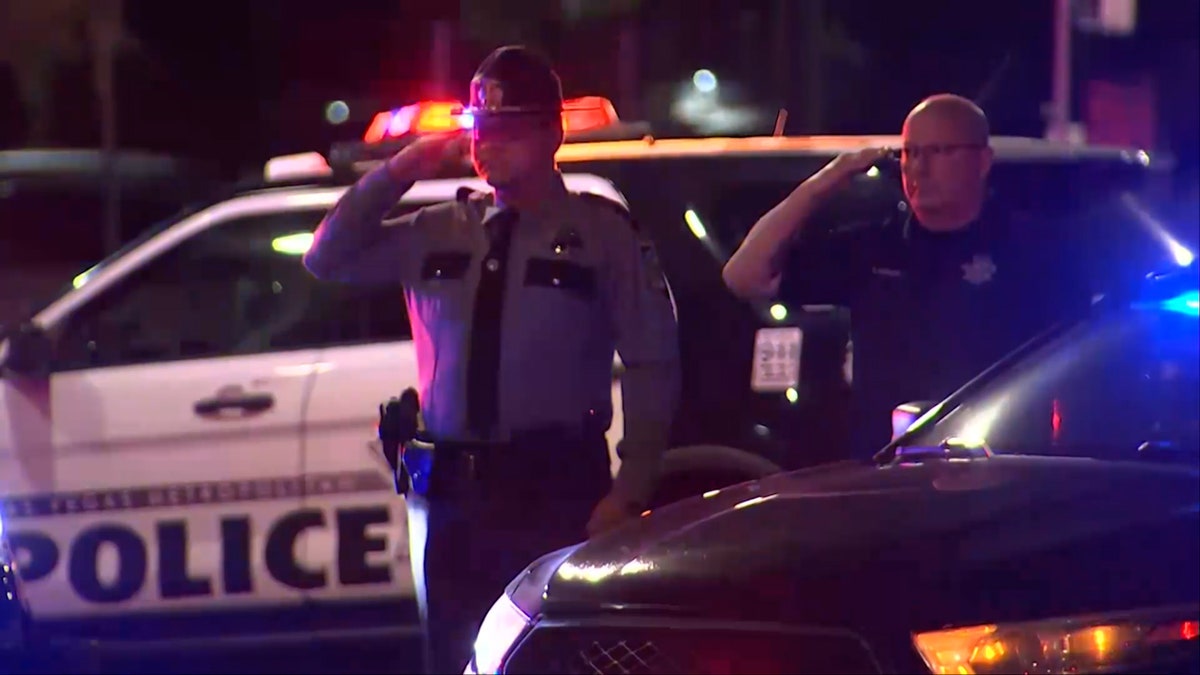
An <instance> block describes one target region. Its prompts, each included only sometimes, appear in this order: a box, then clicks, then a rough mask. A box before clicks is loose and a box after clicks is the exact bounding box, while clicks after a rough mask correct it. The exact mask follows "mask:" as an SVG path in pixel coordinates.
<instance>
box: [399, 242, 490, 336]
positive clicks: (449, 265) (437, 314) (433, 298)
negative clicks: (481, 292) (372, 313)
mask: <svg viewBox="0 0 1200 675" xmlns="http://www.w3.org/2000/svg"><path fill="white" fill-rule="evenodd" d="M473 261H474V256H472V255H471V254H470V253H468V252H466V251H431V252H429V253H428V254H426V255H425V257H424V258H423V259H422V261H421V267H420V270H419V275H418V277H417V282H416V284H414V286H413V288H412V289H411V290H412V291H413V292H412V293H411V294H410V297H411V299H412V302H411V305H410V311H412V312H414V313H415V314H416V315H417V316H418V317H419V318H420V319H421V321H422V322H424V323H425V324H426V325H430V326H437V325H442V324H438V323H436V322H438V321H439V320H440V319H444V318H446V317H451V318H452V321H453V322H454V323H461V322H463V320H464V318H465V317H466V314H467V311H468V309H469V307H470V305H471V296H472V295H473V293H474V290H475V289H474V286H473V285H471V283H470V282H471V280H472V278H473V275H472V274H471V264H472V262H473ZM431 322H433V323H431Z"/></svg>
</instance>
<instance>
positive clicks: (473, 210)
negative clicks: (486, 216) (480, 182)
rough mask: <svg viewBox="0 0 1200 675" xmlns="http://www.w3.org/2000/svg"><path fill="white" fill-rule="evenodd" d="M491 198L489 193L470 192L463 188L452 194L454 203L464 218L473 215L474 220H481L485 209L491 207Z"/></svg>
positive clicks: (467, 188) (468, 189)
mask: <svg viewBox="0 0 1200 675" xmlns="http://www.w3.org/2000/svg"><path fill="white" fill-rule="evenodd" d="M493 196H494V195H493V194H492V193H490V192H482V191H480V190H472V189H471V188H469V187H466V186H463V187H460V188H458V191H457V192H455V193H454V201H455V202H457V203H458V205H459V208H460V209H461V213H462V215H463V216H464V217H465V216H471V215H473V216H475V217H476V218H482V217H483V213H484V211H485V210H486V209H487V207H489V206H491V205H492V201H491V200H492V197H493Z"/></svg>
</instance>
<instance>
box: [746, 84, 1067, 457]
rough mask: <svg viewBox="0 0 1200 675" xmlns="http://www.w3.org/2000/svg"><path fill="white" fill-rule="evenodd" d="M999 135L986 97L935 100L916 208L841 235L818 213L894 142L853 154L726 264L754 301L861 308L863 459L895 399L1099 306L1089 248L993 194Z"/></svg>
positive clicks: (909, 188) (920, 394) (914, 165)
mask: <svg viewBox="0 0 1200 675" xmlns="http://www.w3.org/2000/svg"><path fill="white" fill-rule="evenodd" d="M989 135H990V132H989V128H988V121H987V117H986V116H985V115H984V113H983V111H982V110H981V109H980V108H979V107H978V106H976V105H975V104H974V103H973V102H971V101H969V100H967V99H965V98H962V97H960V96H956V95H952V94H939V95H936V96H931V97H929V98H927V99H925V100H924V101H922V102H921V103H920V104H919V105H917V106H916V107H915V108H913V110H912V111H911V112H910V113H909V115H908V117H907V119H906V120H905V121H904V127H903V131H902V134H901V136H902V144H903V145H902V147H901V148H900V169H901V174H902V182H903V188H904V194H905V197H906V198H907V202H906V203H905V204H904V206H905V209H904V210H903V211H901V212H898V213H895V214H890V216H889V217H887V218H884V219H882V220H883V222H880V223H871V224H870V225H869V226H867V227H854V228H852V229H837V230H835V231H833V232H822V231H821V230H819V229H818V228H817V227H816V226H815V225H817V224H816V223H813V222H811V221H814V220H816V217H815V215H816V214H817V213H818V211H819V208H820V207H821V205H822V204H824V203H827V202H828V201H829V200H830V199H832V198H833V197H834V195H836V194H838V193H839V192H840V191H841V190H842V189H843V188H845V186H846V185H848V184H849V183H850V181H851V179H852V178H854V176H856V175H858V174H860V173H862V172H864V171H866V170H867V169H868V168H869V167H871V166H872V165H874V164H876V163H877V162H879V161H880V160H883V159H885V158H886V157H887V156H888V155H889V154H890V153H891V150H889V149H887V148H867V149H864V150H860V151H858V152H851V153H848V154H845V155H842V156H840V157H837V158H835V159H834V160H833V161H831V162H830V163H829V164H828V165H827V166H825V167H824V168H823V169H821V170H820V171H818V172H817V173H816V174H814V175H813V176H812V177H811V178H809V179H808V180H806V181H804V182H803V183H801V184H800V185H799V186H797V187H796V189H795V190H794V191H793V192H792V193H791V194H790V195H788V196H787V197H786V198H785V199H784V200H783V201H782V202H781V203H779V204H778V205H777V206H775V208H773V209H771V210H770V211H769V212H767V213H766V214H765V215H763V216H762V217H761V218H759V220H758V222H757V223H755V224H754V227H753V228H751V230H750V232H749V233H748V234H747V235H746V238H745V240H744V241H743V242H742V244H741V246H740V247H739V248H738V250H737V251H736V252H735V253H734V255H733V256H731V257H730V259H729V262H728V263H726V265H725V269H724V278H725V282H726V284H727V285H728V286H729V288H730V290H732V291H733V293H734V294H736V295H738V296H741V297H743V298H762V297H770V296H778V297H780V298H782V299H784V300H785V301H788V302H794V303H799V304H838V305H842V306H846V307H849V308H850V314H851V316H850V319H851V334H852V339H853V344H854V361H853V366H852V367H853V370H854V376H853V382H854V384H853V387H854V393H853V399H854V408H855V410H856V414H855V415H854V417H855V418H856V419H855V420H854V425H853V426H854V430H855V436H856V438H855V439H854V442H853V443H854V448H853V452H854V454H856V455H858V456H860V457H869V456H870V455H871V454H873V453H874V452H875V451H877V450H879V449H880V448H882V447H883V445H884V444H885V443H887V441H888V438H889V435H890V432H891V428H890V425H889V421H890V412H891V410H892V408H894V407H895V406H897V405H900V404H902V403H905V402H907V401H914V400H935V401H936V400H941V399H942V398H943V397H945V396H948V395H949V394H950V393H952V392H953V391H954V389H956V388H957V387H959V386H961V385H962V384H964V383H965V382H966V381H967V380H968V379H970V378H971V377H973V376H974V375H976V374H978V373H979V372H981V371H982V370H983V369H985V368H986V367H988V366H990V365H991V364H992V363H994V362H995V361H996V360H998V359H999V358H1001V357H1002V356H1004V354H1005V353H1007V352H1008V351H1010V350H1012V349H1015V348H1016V347H1017V346H1019V345H1020V344H1021V343H1022V342H1023V341H1025V340H1026V339H1028V338H1030V337H1032V336H1033V335H1034V334H1036V333H1037V332H1039V331H1041V330H1042V329H1044V328H1046V327H1048V326H1049V325H1050V324H1051V323H1053V322H1054V321H1055V320H1057V319H1059V318H1061V317H1062V316H1063V315H1065V314H1067V313H1069V312H1072V311H1076V310H1080V309H1082V308H1086V307H1087V306H1088V304H1089V303H1090V293H1089V292H1088V288H1089V287H1088V284H1087V278H1086V276H1085V273H1084V270H1082V269H1080V266H1081V264H1080V262H1079V260H1080V255H1079V250H1078V247H1068V246H1067V245H1066V243H1065V241H1066V238H1065V237H1064V233H1063V232H1061V231H1056V223H1055V222H1050V221H1049V219H1044V220H1043V222H1038V223H1035V224H1032V225H1033V226H1032V227H1029V225H1030V224H1026V223H1022V222H1020V220H1019V219H1017V218H1014V217H1012V216H1011V215H1010V214H1009V213H1008V210H1007V209H1006V208H1005V204H1004V203H1002V201H1001V200H998V199H993V198H990V197H989V194H988V193H989V190H988V176H989V173H990V170H991V167H992V150H991V147H990V141H989ZM1012 197H1014V196H1012V195H1010V196H1009V198H1012ZM1022 228H1025V229H1022Z"/></svg>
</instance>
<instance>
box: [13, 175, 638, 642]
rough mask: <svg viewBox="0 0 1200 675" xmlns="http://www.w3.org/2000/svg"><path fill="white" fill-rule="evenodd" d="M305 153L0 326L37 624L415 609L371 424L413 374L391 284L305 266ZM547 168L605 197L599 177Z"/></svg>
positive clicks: (317, 198) (606, 186) (160, 629)
mask: <svg viewBox="0 0 1200 675" xmlns="http://www.w3.org/2000/svg"><path fill="white" fill-rule="evenodd" d="M312 159H313V156H307V157H301V158H300V160H299V161H300V163H301V165H302V166H300V167H297V166H295V162H296V160H294V159H287V158H284V159H281V160H279V161H273V162H272V163H270V164H269V165H268V167H267V174H268V185H267V186H265V187H260V188H258V189H252V190H246V191H238V192H237V193H236V194H233V195H230V196H227V197H226V198H223V199H221V200H220V201H217V202H215V203H212V204H210V205H208V206H206V207H204V208H200V209H199V210H195V211H194V212H192V213H191V214H190V215H186V216H184V217H182V218H180V219H178V220H176V221H174V222H171V223H170V224H168V225H166V226H165V227H162V228H159V229H156V230H154V231H153V232H152V233H150V234H148V235H147V236H145V237H142V238H141V239H139V240H136V241H134V242H132V243H131V244H130V245H129V246H127V247H126V248H125V249H124V250H122V251H120V252H119V253H117V254H116V255H114V256H112V257H111V258H109V259H107V260H105V261H103V262H101V263H99V264H97V265H95V266H94V267H92V268H91V269H89V270H88V271H86V272H84V273H83V274H80V275H79V276H78V277H76V278H75V279H74V281H73V283H72V284H71V287H70V288H68V289H67V290H66V291H65V292H63V293H62V294H61V295H60V296H59V297H58V298H57V299H55V300H53V301H52V302H50V303H49V304H48V305H46V306H45V307H43V308H42V309H41V310H40V311H38V312H37V313H36V314H35V315H33V316H32V317H30V319H29V321H27V322H25V323H23V324H22V325H20V326H17V327H14V328H12V329H10V330H9V331H7V335H6V336H5V342H4V343H3V344H2V345H0V362H2V363H3V366H4V371H3V375H2V378H0V495H2V497H3V517H4V519H5V524H6V526H7V528H8V536H9V538H10V541H11V543H12V547H13V549H14V552H15V556H16V558H17V561H18V566H19V569H20V571H21V574H22V576H23V579H24V582H25V586H26V589H27V595H28V599H29V602H30V604H31V605H32V608H33V611H34V614H35V615H36V616H37V617H38V619H39V621H40V622H42V625H44V626H46V627H47V629H48V630H50V631H53V632H56V633H57V634H66V635H75V636H87V637H95V638H101V639H114V640H115V639H121V640H129V639H136V640H154V639H156V638H160V637H161V638H176V637H179V636H187V637H188V638H190V639H196V640H201V641H207V640H211V639H221V638H232V637H236V636H247V635H254V636H257V637H258V638H259V639H261V637H263V636H262V635H261V634H262V633H263V632H264V631H269V632H272V633H277V634H278V635H279V636H289V635H300V634H305V635H308V634H312V633H313V632H320V631H322V630H325V629H333V628H335V627H336V628H338V629H342V630H345V629H350V630H353V631H358V632H361V630H360V629H367V628H369V629H371V630H373V631H378V630H380V629H381V628H390V629H400V630H412V629H413V628H414V627H415V626H416V613H415V605H414V604H413V603H412V581H411V577H410V573H409V569H408V567H407V564H406V560H404V559H401V557H402V556H405V555H406V552H407V544H406V533H405V518H404V501H403V499H402V498H400V497H397V496H396V495H395V494H394V491H393V486H392V479H391V477H390V472H389V470H388V468H387V465H386V462H385V460H384V459H383V457H382V455H381V454H380V452H379V449H378V446H377V443H378V441H377V439H376V434H375V425H376V422H377V416H376V408H377V405H378V404H379V402H381V401H383V400H386V399H387V398H388V397H389V396H392V395H396V394H399V392H400V391H401V390H402V389H404V388H406V387H409V386H415V385H416V383H417V372H416V359H415V354H414V350H413V346H412V343H411V342H410V340H409V338H410V335H409V332H408V331H409V326H408V320H407V317H406V315H405V309H404V303H403V298H402V295H401V293H400V290H399V289H398V288H395V287H382V288H368V289H362V288H351V287H343V286H340V285H334V284H328V283H324V282H319V281H317V280H315V279H313V278H312V277H311V276H310V275H309V274H308V273H307V272H306V271H305V270H304V268H303V266H302V265H301V261H300V258H301V254H302V253H303V252H304V251H305V250H306V248H307V246H308V245H309V243H310V242H311V236H312V235H311V232H312V230H313V229H314V227H315V226H316V224H317V223H318V222H319V221H320V219H321V217H322V216H323V215H324V214H325V212H326V211H327V210H328V209H329V207H331V206H332V205H333V204H334V203H335V202H336V201H337V199H338V198H339V197H340V196H341V194H342V193H343V191H344V190H345V184H344V183H341V184H339V183H337V182H336V181H332V180H325V181H322V180H316V181H312V180H307V179H306V180H305V181H304V183H305V184H304V185H301V186H289V185H288V184H287V183H286V182H281V176H283V175H285V174H287V172H288V171H295V170H299V171H300V172H301V173H305V172H309V171H310V170H311V169H313V167H312V166H311V164H309V165H307V166H304V164H305V162H310V161H311V160H312ZM289 164H290V165H291V167H290V168H289ZM318 168H319V167H318ZM325 169H326V171H327V170H328V169H327V167H325ZM318 173H319V172H318ZM566 182H567V185H568V187H569V188H570V189H572V190H576V191H586V192H593V193H596V194H599V195H603V196H605V197H608V198H610V199H613V200H616V201H618V202H623V199H622V197H621V195H620V194H619V193H617V192H616V190H615V189H614V188H613V187H612V185H611V184H610V183H609V182H608V181H605V180H602V179H600V178H597V177H595V176H592V175H586V174H571V175H567V176H566ZM463 187H470V188H472V189H483V188H485V185H484V184H483V183H482V181H479V180H467V179H448V180H431V181H426V182H423V183H420V184H418V185H416V186H415V187H414V188H413V189H412V190H410V191H409V192H408V193H407V194H406V195H405V196H404V198H403V201H402V203H401V205H400V207H401V208H403V209H415V208H418V207H420V206H424V205H427V204H432V203H437V202H441V201H446V200H450V199H453V198H454V195H455V193H456V191H457V190H459V189H460V188H463ZM613 391H614V397H615V398H617V401H615V403H616V404H617V408H616V409H617V410H618V411H619V410H620V407H619V403H620V401H619V395H620V389H619V385H618V384H615V383H614V390H613ZM621 428H622V426H621V423H620V420H619V419H617V420H616V422H615V423H614V425H613V428H612V431H611V432H610V434H611V435H612V440H613V442H614V443H615V441H616V440H617V438H619V435H620V432H621Z"/></svg>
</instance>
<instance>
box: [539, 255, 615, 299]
mask: <svg viewBox="0 0 1200 675" xmlns="http://www.w3.org/2000/svg"><path fill="white" fill-rule="evenodd" d="M596 277H597V275H596V270H595V269H593V268H591V267H586V266H584V265H581V264H579V263H576V262H572V261H570V260H546V259H542V258H532V259H530V260H529V261H528V262H527V263H526V264H525V286H526V287H527V288H530V289H545V290H547V291H551V293H549V294H539V295H543V296H544V297H547V298H555V297H559V296H558V295H557V294H555V293H554V291H558V292H560V293H562V294H563V296H562V297H564V298H570V299H575V300H582V301H584V302H588V303H590V302H592V301H593V300H595V299H596V295H597V286H598V281H597V278H596Z"/></svg>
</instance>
